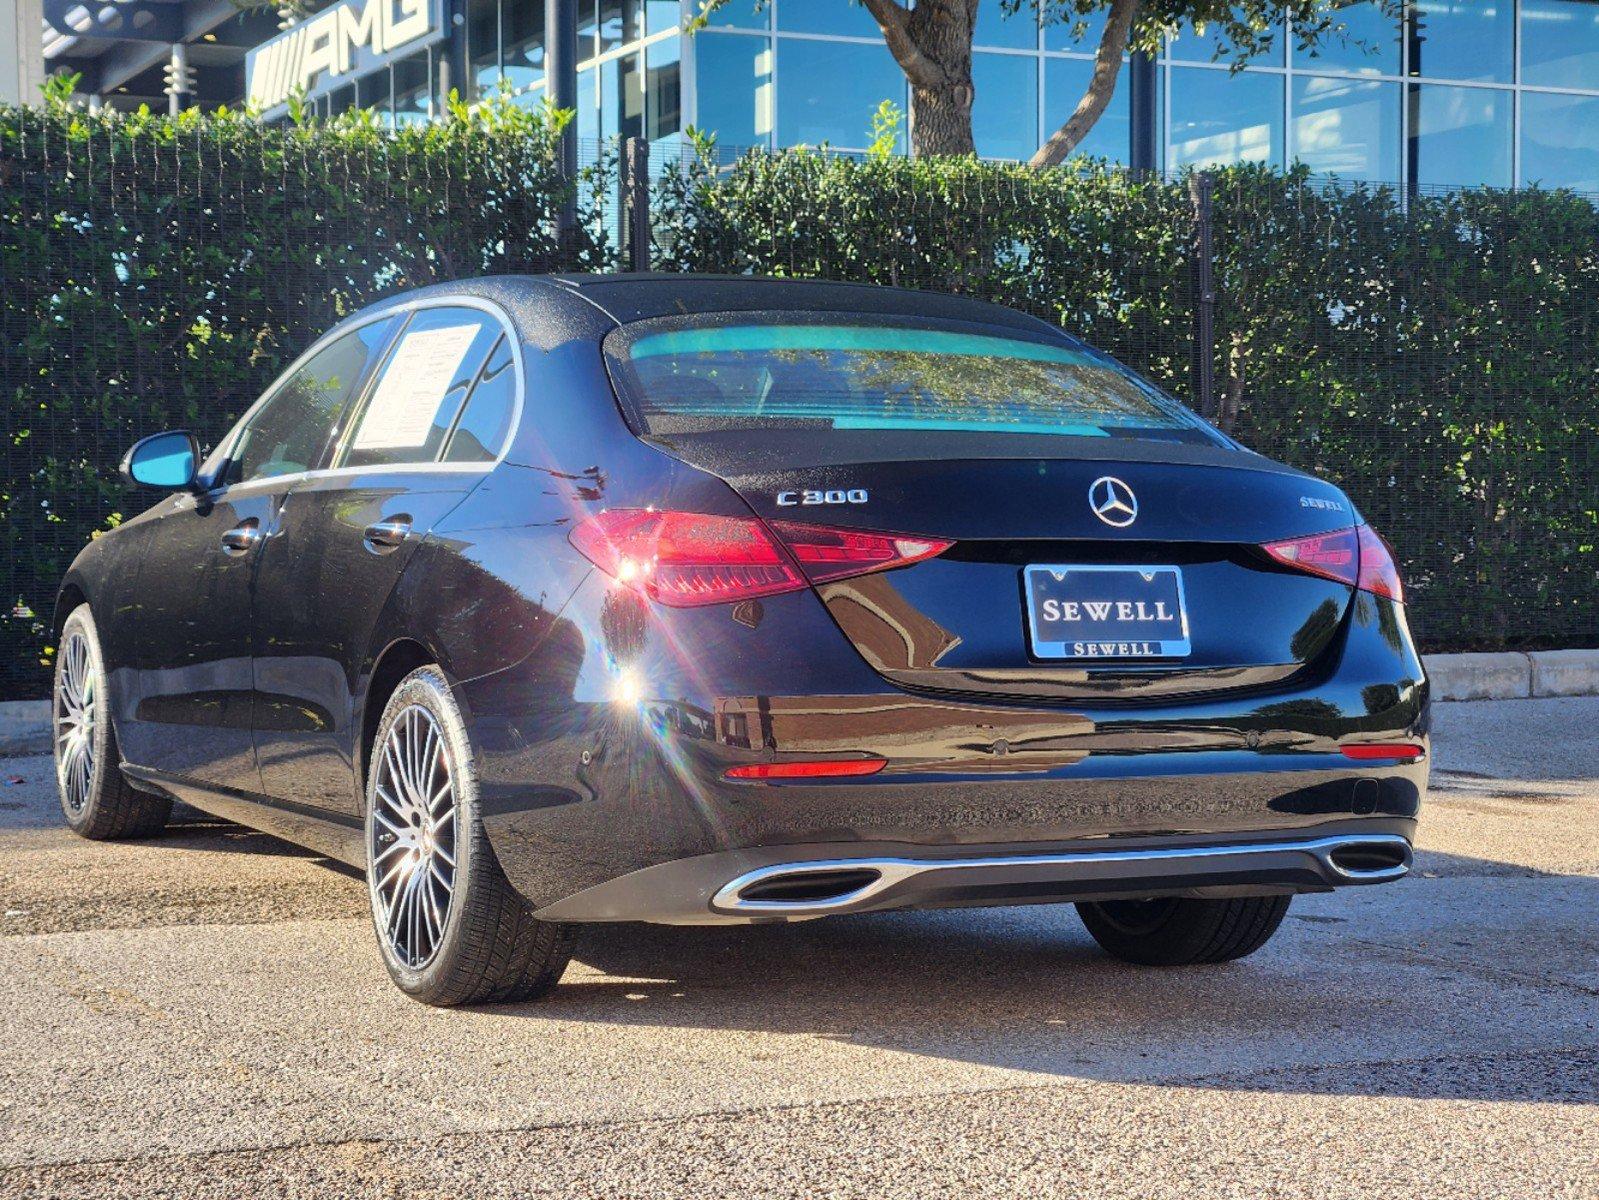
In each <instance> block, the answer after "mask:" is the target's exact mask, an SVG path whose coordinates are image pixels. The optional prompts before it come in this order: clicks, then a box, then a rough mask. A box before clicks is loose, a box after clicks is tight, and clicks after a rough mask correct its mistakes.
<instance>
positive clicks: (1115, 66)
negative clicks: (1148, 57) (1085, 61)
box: [1027, 0, 1138, 167]
mask: <svg viewBox="0 0 1599 1200" xmlns="http://www.w3.org/2000/svg"><path fill="white" fill-rule="evenodd" d="M1137 15H1138V0H1112V3H1111V6H1110V11H1109V13H1108V14H1107V15H1106V17H1105V32H1104V35H1103V36H1102V37H1101V38H1100V39H1099V49H1098V50H1097V51H1095V53H1094V73H1093V74H1092V75H1091V76H1089V79H1088V90H1087V91H1086V92H1084V93H1083V98H1082V99H1081V100H1079V101H1078V102H1077V108H1076V110H1075V111H1074V112H1073V113H1072V115H1071V116H1070V117H1068V118H1067V119H1066V124H1064V125H1062V126H1061V127H1060V128H1059V129H1057V130H1056V131H1055V132H1054V133H1053V134H1051V135H1050V138H1049V140H1048V141H1047V142H1045V143H1044V144H1043V145H1042V146H1040V147H1039V148H1038V153H1037V154H1035V155H1033V157H1032V159H1031V160H1030V161H1029V162H1028V164H1027V165H1028V166H1030V167H1053V166H1056V165H1057V164H1059V163H1061V162H1064V161H1065V159H1066V156H1067V155H1068V154H1070V153H1071V152H1072V151H1073V150H1075V149H1077V145H1078V143H1079V142H1081V141H1082V140H1083V138H1085V137H1087V136H1088V131H1089V130H1090V129H1092V128H1093V127H1094V122H1096V121H1098V120H1099V118H1100V114H1102V113H1103V112H1104V111H1105V108H1106V106H1107V105H1108V104H1110V98H1111V97H1112V96H1114V95H1115V94H1116V80H1117V78H1118V77H1119V76H1120V75H1121V70H1122V54H1123V53H1124V52H1125V51H1126V49H1127V37H1128V34H1129V33H1130V32H1131V30H1132V27H1133V18H1134V17H1135V16H1137Z"/></svg>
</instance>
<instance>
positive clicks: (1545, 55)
mask: <svg viewBox="0 0 1599 1200" xmlns="http://www.w3.org/2000/svg"><path fill="white" fill-rule="evenodd" d="M1521 82H1522V83H1529V84H1533V85H1535V86H1538V87H1575V88H1587V89H1589V90H1590V91H1594V90H1599V4H1595V3H1593V2H1592V0H1521Z"/></svg>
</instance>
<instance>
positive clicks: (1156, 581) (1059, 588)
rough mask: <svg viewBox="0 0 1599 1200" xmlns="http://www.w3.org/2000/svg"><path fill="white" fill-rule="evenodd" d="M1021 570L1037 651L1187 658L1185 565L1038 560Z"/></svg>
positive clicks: (1056, 655)
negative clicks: (1077, 563)
mask: <svg viewBox="0 0 1599 1200" xmlns="http://www.w3.org/2000/svg"><path fill="white" fill-rule="evenodd" d="M1022 578H1023V581H1024V583H1025V587H1026V592H1027V632H1028V638H1029V640H1030V644H1031V647H1032V653H1033V657H1034V658H1053V659H1060V658H1071V659H1084V658H1182V657H1184V656H1186V655H1187V654H1188V652H1189V642H1188V613H1187V610H1186V608H1185V607H1184V604H1183V573H1182V570H1181V569H1180V568H1178V567H1145V566H1120V565H1117V566H1060V565H1055V564H1047V563H1034V564H1031V565H1029V566H1027V567H1026V568H1024V569H1023V571H1022Z"/></svg>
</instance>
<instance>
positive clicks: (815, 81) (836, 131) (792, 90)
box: [777, 38, 906, 149]
mask: <svg viewBox="0 0 1599 1200" xmlns="http://www.w3.org/2000/svg"><path fill="white" fill-rule="evenodd" d="M777 55H778V75H779V78H780V79H781V80H782V81H783V82H782V84H781V85H780V87H779V88H778V93H777V139H778V142H779V143H780V144H782V145H784V146H793V145H798V144H800V143H802V142H803V143H805V144H807V145H812V146H814V145H818V144H819V143H821V142H828V143H830V144H831V145H833V146H836V147H839V148H856V149H859V148H862V147H864V146H866V145H868V144H870V142H871V140H872V115H873V114H874V113H875V112H876V111H877V108H878V106H879V105H880V104H882V102H883V101H884V100H892V101H893V102H894V103H895V104H897V105H899V106H900V108H902V109H903V108H904V107H905V102H906V97H905V75H904V73H903V72H902V71H901V70H900V69H899V64H898V63H896V62H895V61H894V58H893V55H891V54H890V53H889V52H888V47H887V46H885V45H884V44H883V41H882V39H881V38H879V39H878V40H877V42H876V44H874V45H865V44H861V43H857V42H816V41H810V40H809V39H805V38H781V39H779V41H778V46H777Z"/></svg>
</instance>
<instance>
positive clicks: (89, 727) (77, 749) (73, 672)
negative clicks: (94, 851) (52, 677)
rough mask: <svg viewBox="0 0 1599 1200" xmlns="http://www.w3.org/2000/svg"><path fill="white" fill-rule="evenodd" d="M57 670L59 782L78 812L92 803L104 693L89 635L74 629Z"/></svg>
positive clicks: (69, 805)
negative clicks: (99, 686)
mask: <svg viewBox="0 0 1599 1200" xmlns="http://www.w3.org/2000/svg"><path fill="white" fill-rule="evenodd" d="M60 654H61V666H60V669H59V670H57V672H56V695H55V718H56V728H55V735H56V782H57V784H58V785H59V786H60V789H61V800H62V803H63V804H65V805H66V807H67V810H68V811H69V812H71V813H72V814H73V815H74V816H76V815H77V814H78V813H81V812H82V811H83V808H84V805H86V804H88V803H89V794H90V789H91V788H92V787H93V785H94V735H95V725H96V722H97V721H98V719H99V711H100V695H99V691H98V689H97V688H96V687H95V671H94V664H93V661H92V659H91V657H90V654H89V639H88V638H86V637H84V635H83V634H82V633H79V632H77V631H76V630H74V631H73V632H72V633H71V634H70V635H68V637H67V638H66V641H65V643H64V644H63V645H62V646H61V649H60Z"/></svg>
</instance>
